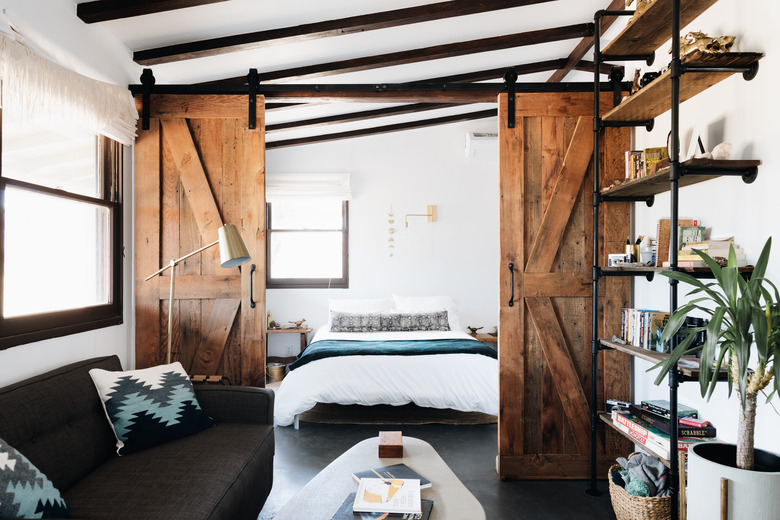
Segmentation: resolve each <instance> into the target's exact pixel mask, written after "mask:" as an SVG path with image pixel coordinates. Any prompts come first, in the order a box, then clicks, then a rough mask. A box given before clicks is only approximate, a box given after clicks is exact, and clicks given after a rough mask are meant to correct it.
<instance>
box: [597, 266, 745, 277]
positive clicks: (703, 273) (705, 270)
mask: <svg viewBox="0 0 780 520" xmlns="http://www.w3.org/2000/svg"><path fill="white" fill-rule="evenodd" d="M600 269H601V272H602V273H607V274H609V273H620V272H624V273H632V274H634V275H636V276H644V275H647V274H649V273H662V272H665V271H671V268H670V267H650V266H648V267H621V266H616V267H601V268H600ZM677 270H678V271H682V272H683V273H688V274H690V275H693V276H694V277H697V278H706V277H707V275H709V277H712V271H710V268H709V267H679V268H678V269H677ZM738 270H739V272H740V273H742V274H743V275H747V274H750V273H752V272H753V266H746V267H740V268H739V269H738Z"/></svg>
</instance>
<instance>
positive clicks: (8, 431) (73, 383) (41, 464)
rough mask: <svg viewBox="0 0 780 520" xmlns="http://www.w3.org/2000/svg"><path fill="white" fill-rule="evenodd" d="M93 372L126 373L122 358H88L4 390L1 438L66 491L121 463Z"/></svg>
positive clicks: (0, 395)
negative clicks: (113, 462)
mask: <svg viewBox="0 0 780 520" xmlns="http://www.w3.org/2000/svg"><path fill="white" fill-rule="evenodd" d="M92 368H104V369H107V370H122V366H121V364H120V363H119V358H118V357H116V356H109V357H102V358H95V359H87V360H84V361H79V362H77V363H72V364H70V365H67V366H63V367H60V368H58V369H56V370H52V371H50V372H47V373H45V374H41V375H39V376H36V377H33V378H30V379H27V380H24V381H20V382H18V383H14V384H12V385H9V386H6V387H4V388H0V438H3V439H5V440H6V442H8V443H9V444H10V445H11V446H13V447H14V448H16V449H17V450H19V451H20V452H22V453H24V455H25V457H27V458H28V459H29V460H30V462H32V463H33V464H35V466H36V467H37V468H38V469H40V470H41V472H43V473H44V474H45V475H47V476H48V477H49V479H50V480H51V481H52V482H53V483H54V486H55V487H56V488H57V489H59V490H60V491H62V492H65V491H66V490H67V489H68V488H69V487H70V486H72V485H73V484H74V483H75V482H78V481H79V480H81V479H82V478H84V476H86V475H88V474H89V473H91V472H92V471H94V470H95V469H96V468H97V467H99V466H100V465H101V464H103V463H104V462H105V461H106V460H108V459H109V458H116V447H115V446H114V444H115V443H116V438H115V437H114V434H113V432H112V431H111V426H109V424H108V421H106V413H105V411H104V410H103V406H102V404H101V402H100V399H99V398H98V394H97V392H96V391H95V385H94V384H93V383H92V379H91V378H90V377H89V373H88V372H89V370H90V369H92Z"/></svg>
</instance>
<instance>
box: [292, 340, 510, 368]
mask: <svg viewBox="0 0 780 520" xmlns="http://www.w3.org/2000/svg"><path fill="white" fill-rule="evenodd" d="M428 354H480V355H483V356H488V357H492V358H493V359H497V358H498V353H497V352H496V351H495V350H494V349H492V348H490V347H488V346H487V345H484V344H483V343H482V342H480V341H477V340H475V339H423V340H396V341H347V340H333V339H328V340H323V341H315V342H314V343H312V344H311V345H309V346H308V347H306V350H304V351H303V352H302V353H301V354H300V355H299V356H298V359H297V360H296V361H295V362H293V363H292V364H290V366H289V368H290V370H295V369H296V368H299V367H302V366H303V365H305V364H307V363H310V362H312V361H316V360H317V359H324V358H329V357H336V356H423V355H428Z"/></svg>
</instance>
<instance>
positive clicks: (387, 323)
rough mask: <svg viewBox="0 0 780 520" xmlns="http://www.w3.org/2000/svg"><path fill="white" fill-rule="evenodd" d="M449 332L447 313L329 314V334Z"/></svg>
mask: <svg viewBox="0 0 780 520" xmlns="http://www.w3.org/2000/svg"><path fill="white" fill-rule="evenodd" d="M413 330H450V325H449V320H448V319H447V311H434V312H422V313H390V314H373V313H369V314H356V313H350V312H336V311H331V313H330V331H331V332H400V331H413Z"/></svg>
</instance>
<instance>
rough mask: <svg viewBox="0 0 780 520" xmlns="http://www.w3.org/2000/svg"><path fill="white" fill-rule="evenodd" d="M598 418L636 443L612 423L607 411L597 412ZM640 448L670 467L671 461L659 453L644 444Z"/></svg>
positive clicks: (634, 441)
mask: <svg viewBox="0 0 780 520" xmlns="http://www.w3.org/2000/svg"><path fill="white" fill-rule="evenodd" d="M599 419H601V421H602V422H603V423H604V424H606V425H607V426H609V427H610V428H612V429H613V430H615V431H616V432H618V433H619V434H620V435H622V436H623V437H625V438H626V439H628V440H630V441H631V442H633V443H634V444H636V443H637V442H636V439H634V438H633V437H631V436H630V435H628V434H627V433H626V432H624V431H623V430H621V429H620V428H618V427H617V426H615V425H614V424H612V416H611V415H610V414H609V413H607V412H599ZM642 449H644V450H645V451H646V452H647V453H649V454H651V455H652V456H653V457H655V458H656V459H658V460H660V461H661V463H662V464H663V465H664V466H666V467H667V468H670V467H671V465H670V464H671V463H670V462H669V460H667V459H665V458H663V457H661V456H660V455H658V454H657V453H655V452H654V451H653V450H651V449H650V448H647V447H645V446H642Z"/></svg>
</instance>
